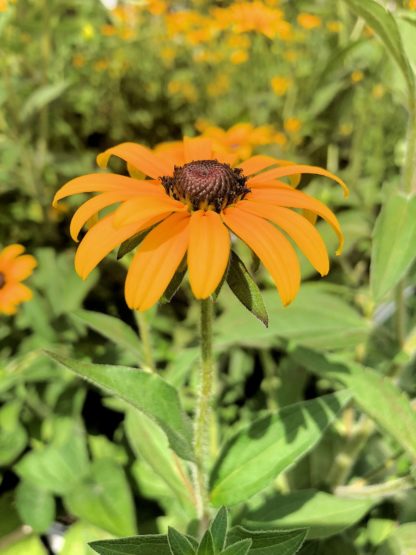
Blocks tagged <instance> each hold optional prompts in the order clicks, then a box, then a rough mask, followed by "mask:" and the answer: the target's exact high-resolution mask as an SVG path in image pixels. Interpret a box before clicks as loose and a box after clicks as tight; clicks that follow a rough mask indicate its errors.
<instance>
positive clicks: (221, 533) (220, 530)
mask: <svg viewBox="0 0 416 555" xmlns="http://www.w3.org/2000/svg"><path fill="white" fill-rule="evenodd" d="M209 529H210V530H211V534H212V539H213V542H214V549H215V550H216V551H221V549H224V545H225V538H226V537H227V530H228V513H227V509H226V508H225V507H221V509H220V510H219V511H218V513H217V514H216V516H215V518H214V520H213V521H212V522H211V525H210V527H209Z"/></svg>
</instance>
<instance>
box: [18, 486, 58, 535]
mask: <svg viewBox="0 0 416 555" xmlns="http://www.w3.org/2000/svg"><path fill="white" fill-rule="evenodd" d="M16 509H17V511H18V513H19V515H20V518H21V519H22V521H23V522H24V523H25V524H27V525H29V526H30V527H31V528H33V530H34V531H35V532H38V533H42V532H46V530H47V529H48V528H49V526H50V525H51V524H52V522H53V520H54V518H55V499H54V498H53V495H52V494H50V493H49V492H47V491H45V490H44V489H41V488H39V487H37V486H35V485H33V484H30V483H28V482H25V481H24V480H23V481H21V482H20V484H19V485H18V486H17V489H16Z"/></svg>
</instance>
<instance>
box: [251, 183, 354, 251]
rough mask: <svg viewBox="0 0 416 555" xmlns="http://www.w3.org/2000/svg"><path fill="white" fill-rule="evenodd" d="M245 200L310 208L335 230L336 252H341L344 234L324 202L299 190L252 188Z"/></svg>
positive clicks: (288, 206)
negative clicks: (336, 239) (336, 237)
mask: <svg viewBox="0 0 416 555" xmlns="http://www.w3.org/2000/svg"><path fill="white" fill-rule="evenodd" d="M246 199H247V200H250V201H254V202H260V203H262V204H264V203H271V204H274V205H276V206H282V207H287V208H302V209H304V210H310V211H311V212H314V213H315V214H318V216H320V217H321V218H323V219H324V220H325V221H326V222H327V223H328V224H329V225H330V226H331V227H332V229H333V230H334V231H335V233H336V234H337V236H338V240H339V243H338V249H337V251H336V254H337V255H338V254H341V251H342V246H343V244H344V235H343V233H342V230H341V226H340V225H339V222H338V220H337V218H336V216H335V214H334V213H333V212H332V211H331V210H330V209H329V208H328V207H327V206H325V204H323V203H322V202H320V201H319V200H316V199H315V198H313V197H310V196H309V195H307V194H305V193H302V192H301V191H295V190H294V189H292V190H287V189H280V188H279V189H275V190H273V189H258V188H256V189H254V190H252V191H251V193H249V194H248V195H247V196H246Z"/></svg>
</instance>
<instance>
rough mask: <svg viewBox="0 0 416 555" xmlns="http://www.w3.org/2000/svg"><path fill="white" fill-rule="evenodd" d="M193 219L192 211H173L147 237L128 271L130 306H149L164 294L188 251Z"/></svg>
mask: <svg viewBox="0 0 416 555" xmlns="http://www.w3.org/2000/svg"><path fill="white" fill-rule="evenodd" d="M189 221H190V217H189V213H188V212H186V213H183V212H180V213H177V214H172V215H171V216H169V217H168V218H166V220H165V221H164V222H162V223H161V224H159V225H158V226H157V227H156V228H155V229H153V230H152V231H151V232H150V233H149V234H148V235H147V236H146V237H145V238H144V240H143V241H142V243H141V244H140V246H139V247H138V249H137V252H136V254H135V256H134V258H133V261H132V263H131V265H130V268H129V271H128V274H127V279H126V287H125V295H126V301H127V304H128V305H129V307H130V308H134V309H137V310H140V311H143V310H147V309H148V308H150V307H151V306H153V305H154V304H155V303H156V302H157V301H158V300H159V299H160V297H161V296H162V295H163V293H164V292H165V290H166V287H167V286H168V285H169V282H170V280H171V279H172V277H173V276H174V274H175V272H176V270H177V268H178V266H179V264H180V263H181V260H182V259H183V257H184V255H185V253H186V249H187V247H188V240H189Z"/></svg>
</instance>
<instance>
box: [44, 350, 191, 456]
mask: <svg viewBox="0 0 416 555" xmlns="http://www.w3.org/2000/svg"><path fill="white" fill-rule="evenodd" d="M47 354H48V356H50V357H51V358H53V359H55V360H56V361H57V362H59V363H60V364H62V365H63V366H65V367H66V368H69V370H72V371H73V372H75V373H76V374H78V375H79V376H81V377H82V378H84V379H86V380H87V381H89V382H91V383H93V384H95V385H96V386H98V387H101V388H103V389H104V390H106V391H108V392H109V393H112V394H113V395H116V396H118V397H120V398H121V399H123V400H124V401H126V402H127V403H130V404H131V405H133V407H135V408H137V409H139V410H140V411H142V412H144V413H145V414H146V415H147V416H149V417H150V418H152V419H153V420H155V421H156V422H157V423H158V425H159V426H160V427H161V428H162V430H163V431H164V432H165V434H166V435H167V437H168V439H169V443H170V445H171V447H172V449H173V450H174V451H175V452H176V453H177V454H178V455H179V456H180V457H182V458H184V459H188V460H193V457H194V454H193V447H192V426H191V423H190V421H189V419H188V416H187V415H186V413H185V412H184V411H183V410H182V408H181V405H180V401H179V396H178V392H177V391H176V390H175V389H174V388H173V387H172V386H171V385H169V384H168V383H166V382H165V381H164V380H163V379H162V378H160V377H159V376H157V375H156V374H150V373H149V372H145V371H143V370H140V369H137V368H128V367H126V366H110V365H108V364H92V363H90V362H82V361H79V360H73V359H67V358H64V357H62V356H60V355H58V354H56V353H49V352H48V353H47Z"/></svg>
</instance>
